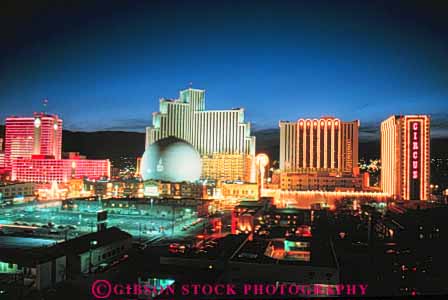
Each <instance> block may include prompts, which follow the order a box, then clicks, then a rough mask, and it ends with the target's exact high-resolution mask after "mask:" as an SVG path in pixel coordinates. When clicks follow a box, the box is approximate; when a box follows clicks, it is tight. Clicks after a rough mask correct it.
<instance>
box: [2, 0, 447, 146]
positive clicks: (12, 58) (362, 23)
mask: <svg viewBox="0 0 448 300" xmlns="http://www.w3.org/2000/svg"><path fill="white" fill-rule="evenodd" d="M406 3H407V4H406V5H402V4H403V3H401V4H399V3H395V4H390V3H382V2H381V1H380V2H378V3H376V4H374V3H369V4H363V5H360V4H356V3H355V2H352V1H342V2H338V4H337V5H336V4H330V3H326V2H318V3H315V4H309V3H306V2H283V3H282V5H277V6H274V5H273V4H272V3H271V2H259V5H257V6H255V5H252V4H251V3H250V2H247V3H245V4H241V3H238V4H236V3H232V2H227V3H220V4H219V5H218V7H216V8H215V7H211V6H210V5H206V3H202V2H200V1H198V2H195V3H192V4H190V5H183V4H179V3H176V10H175V9H174V5H173V3H171V2H170V1H165V2H164V3H161V2H160V3H159V2H151V4H148V3H142V2H136V3H135V6H130V5H125V4H123V3H118V2H116V3H115V2H111V3H110V5H109V6H108V7H107V9H106V11H105V13H103V14H102V16H100V17H96V18H91V17H92V16H93V15H95V14H96V13H97V12H99V11H102V10H104V9H105V7H104V6H103V5H101V3H99V2H97V3H95V4H89V5H84V6H82V5H79V6H74V7H71V11H70V14H69V11H68V10H67V9H66V8H63V7H59V6H53V7H52V8H51V9H49V8H46V7H45V5H41V6H39V5H37V4H36V5H37V6H38V7H37V8H40V10H41V11H43V12H45V13H46V17H47V18H46V19H45V21H44V22H40V23H39V24H40V25H35V26H30V25H31V24H33V25H34V23H35V21H38V20H39V21H43V20H41V19H40V17H38V16H37V15H33V14H27V13H26V12H23V11H20V10H19V9H18V8H17V7H15V6H14V5H12V6H11V7H8V9H5V10H4V11H6V12H10V16H14V17H17V16H20V17H21V18H14V19H13V20H10V19H8V18H7V17H6V18H4V20H6V21H11V22H9V23H8V25H9V27H8V28H11V29H12V30H11V32H13V33H14V36H13V37H12V38H11V39H7V40H8V41H9V45H8V47H4V48H3V49H2V50H0V51H1V53H0V54H2V55H1V57H2V59H1V62H0V64H1V66H2V70H3V71H2V72H1V74H0V79H1V80H2V82H4V86H5V87H6V88H5V89H2V91H1V92H0V99H1V101H0V111H1V115H0V119H1V120H4V119H5V117H7V116H9V115H28V114H30V113H32V112H33V111H41V110H45V111H48V112H49V113H57V114H58V115H60V116H61V118H63V119H64V120H66V122H65V128H66V129H69V130H75V131H97V130H125V131H139V132H143V131H144V128H145V127H146V126H148V125H150V124H151V113H152V112H153V111H156V110H157V106H158V99H159V98H160V97H162V96H168V97H175V96H176V90H180V89H182V88H183V87H187V86H189V84H190V82H192V86H193V87H195V88H204V89H206V90H207V99H208V103H209V107H210V109H217V108H220V107H222V106H225V107H244V108H245V111H246V119H247V120H248V121H250V122H251V123H252V125H253V128H254V130H260V129H265V128H277V127H278V121H279V120H295V119H296V118H297V117H299V116H306V117H312V118H320V117H322V116H325V115H332V116H335V117H338V118H341V119H360V121H361V126H360V138H364V139H365V138H369V139H379V127H380V126H379V124H380V122H381V121H382V120H384V119H386V118H387V117H389V116H390V115H394V114H400V115H404V114H416V113H418V114H429V115H431V118H432V128H431V133H432V135H433V137H447V136H448V130H447V128H448V124H447V123H448V122H447V120H448V117H447V114H446V113H445V112H444V111H446V109H447V108H448V107H447V105H448V104H447V103H446V101H444V99H446V98H447V96H448V91H447V89H446V85H445V82H446V79H445V78H447V76H446V69H447V68H445V67H444V64H445V62H444V60H443V53H444V50H445V49H446V47H447V44H446V41H445V40H444V39H443V38H442V37H443V36H444V34H445V30H444V29H443V26H442V25H443V24H444V23H445V22H446V20H444V19H443V18H441V17H442V15H441V13H440V12H439V13H438V9H437V6H434V7H433V8H431V7H429V6H428V7H426V8H425V9H421V8H420V7H419V6H418V5H417V2H412V1H411V2H410V1H407V2H406ZM399 7H400V9H398V8H399ZM199 8H203V9H204V10H205V11H206V12H207V13H205V16H204V18H202V15H201V13H200V11H201V10H200V9H199ZM315 8H320V9H318V10H316V9H315ZM88 9H91V10H92V12H91V14H86V11H87V10H88ZM120 9H121V10H120ZM19 11H20V13H19ZM119 11H122V12H123V13H124V14H123V15H119V14H118V12H119ZM351 11H353V13H351ZM180 12H183V13H180ZM156 13H158V14H156ZM398 14H399V15H400V16H401V18H396V16H397V15H398ZM81 15H82V16H83V17H81ZM119 18H120V22H117V21H118V19H119ZM18 20H20V21H19V22H18ZM167 20H169V21H167ZM21 21H23V22H21ZM61 21H64V22H63V23H62V24H63V25H64V26H61V28H58V29H57V30H55V29H52V28H53V27H54V26H53V25H54V22H61ZM84 21H87V22H84ZM121 21H122V22H121ZM229 21H232V22H229ZM116 24H120V26H117V25H116ZM159 24H165V26H158V27H157V30H155V26H156V25H159ZM179 24H183V25H184V29H182V30H180V29H179V28H178V26H177V25H179ZM224 24H225V26H224ZM372 24H375V25H377V26H372ZM4 28H5V27H4ZM445 28H446V27H445ZM252 32H257V34H255V35H253V34H252ZM6 34H7V33H6ZM8 36H9V35H8ZM236 45H238V46H236ZM266 71H269V72H266ZM45 98H48V104H47V105H46V107H44V106H43V104H42V101H43V100H42V99H45ZM124 103H126V105H124ZM92 104H93V105H95V107H96V108H97V109H95V110H91V109H87V110H85V109H81V108H84V107H89V105H92ZM286 107H288V109H285V108H286ZM322 107H325V109H322Z"/></svg>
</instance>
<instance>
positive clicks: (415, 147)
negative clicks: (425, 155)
mask: <svg viewBox="0 0 448 300" xmlns="http://www.w3.org/2000/svg"><path fill="white" fill-rule="evenodd" d="M418 129H419V128H418V123H417V122H414V123H412V179H418V157H419V138H418Z"/></svg>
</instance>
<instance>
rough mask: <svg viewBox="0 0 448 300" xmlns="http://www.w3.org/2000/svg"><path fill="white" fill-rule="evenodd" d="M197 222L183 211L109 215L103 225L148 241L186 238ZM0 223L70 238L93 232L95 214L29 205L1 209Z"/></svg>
mask: <svg viewBox="0 0 448 300" xmlns="http://www.w3.org/2000/svg"><path fill="white" fill-rule="evenodd" d="M197 220H198V218H197V215H196V213H195V212H194V211H192V210H186V212H184V213H183V214H182V215H180V214H179V216H175V217H173V216H172V215H169V214H159V215H154V214H152V215H148V214H145V215H144V214H141V215H138V214H117V213H109V214H108V219H107V226H108V227H111V226H116V227H119V228H120V229H122V230H125V231H127V232H129V233H130V234H132V235H133V236H134V237H136V238H141V239H148V238H151V237H154V236H158V235H160V236H185V235H188V233H189V230H190V228H191V227H190V226H191V224H192V223H194V222H196V221H197ZM0 224H3V225H14V226H13V227H12V229H14V227H17V228H19V229H23V231H28V232H30V231H33V232H34V233H41V234H49V235H51V234H53V235H54V236H57V235H65V236H66V237H68V238H70V237H74V236H77V235H80V234H83V233H88V232H93V231H96V226H97V213H96V212H89V211H70V210H64V209H61V203H60V202H55V203H51V204H48V205H41V204H39V205H38V204H30V205H25V206H20V207H8V208H6V207H3V208H2V211H1V213H0ZM6 227H7V226H5V228H6ZM5 228H4V229H5ZM10 228H11V227H10ZM30 233H31V232H30Z"/></svg>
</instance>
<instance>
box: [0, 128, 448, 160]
mask: <svg viewBox="0 0 448 300" xmlns="http://www.w3.org/2000/svg"><path fill="white" fill-rule="evenodd" d="M253 134H254V135H255V137H256V138H257V149H256V151H257V153H259V152H264V153H266V154H268V155H269V157H270V158H271V159H272V160H277V159H278V157H279V142H280V137H279V129H278V128H270V129H263V130H257V131H255V132H254V133H253ZM3 136H4V126H3V125H0V137H3ZM446 149H448V138H437V139H436V138H434V139H432V140H431V155H432V157H437V158H448V151H447V150H446ZM62 150H63V151H64V152H70V151H75V152H80V153H81V154H84V155H87V157H89V158H119V157H137V156H141V155H142V154H143V151H144V150H145V134H144V133H141V132H129V131H94V132H79V131H70V130H64V131H63V133H62ZM379 156H380V142H379V140H374V141H363V140H362V138H360V143H359V157H360V158H366V159H374V158H379Z"/></svg>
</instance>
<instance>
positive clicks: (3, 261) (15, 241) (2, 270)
mask: <svg viewBox="0 0 448 300" xmlns="http://www.w3.org/2000/svg"><path fill="white" fill-rule="evenodd" d="M55 243H56V242H55V241H54V240H49V239H41V238H28V237H16V236H0V277H1V278H3V279H5V280H8V282H10V283H9V285H10V286H14V287H19V288H20V287H23V288H25V287H28V288H32V289H33V288H34V289H38V290H41V289H45V288H49V287H51V286H53V285H55V284H57V283H59V282H61V281H63V280H65V278H66V273H65V271H66V256H65V254H64V253H62V252H59V251H53V246H52V245H53V244H55Z"/></svg>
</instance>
